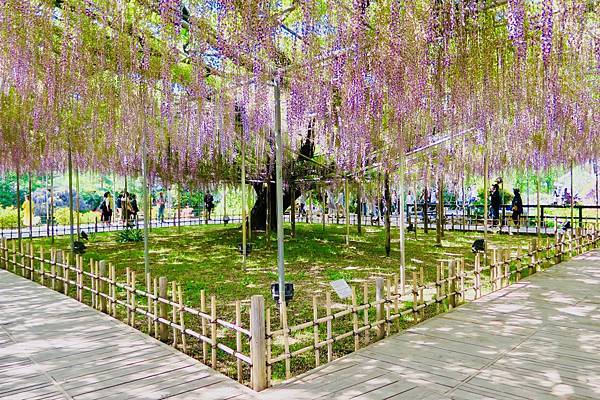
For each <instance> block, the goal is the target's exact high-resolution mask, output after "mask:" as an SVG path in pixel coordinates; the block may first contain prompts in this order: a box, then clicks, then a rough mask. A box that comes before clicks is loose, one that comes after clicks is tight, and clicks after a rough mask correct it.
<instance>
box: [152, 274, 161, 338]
mask: <svg viewBox="0 0 600 400" xmlns="http://www.w3.org/2000/svg"><path fill="white" fill-rule="evenodd" d="M152 294H153V296H154V298H153V299H152V306H153V309H152V313H153V314H154V338H156V339H158V338H159V337H160V336H159V334H158V303H159V302H158V301H157V299H158V279H157V278H154V279H152Z"/></svg>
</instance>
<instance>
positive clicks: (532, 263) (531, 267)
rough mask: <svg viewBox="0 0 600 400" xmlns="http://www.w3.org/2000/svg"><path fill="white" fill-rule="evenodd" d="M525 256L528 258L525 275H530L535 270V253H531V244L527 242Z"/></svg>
mask: <svg viewBox="0 0 600 400" xmlns="http://www.w3.org/2000/svg"><path fill="white" fill-rule="evenodd" d="M527 255H528V256H529V265H528V266H527V267H528V268H527V269H528V271H527V275H531V274H532V273H533V271H534V268H535V253H534V252H533V242H531V241H530V242H529V244H528V248H527Z"/></svg>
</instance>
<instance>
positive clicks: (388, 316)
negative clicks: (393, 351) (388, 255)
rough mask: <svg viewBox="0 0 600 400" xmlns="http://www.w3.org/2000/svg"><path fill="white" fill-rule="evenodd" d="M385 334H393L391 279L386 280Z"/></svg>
mask: <svg viewBox="0 0 600 400" xmlns="http://www.w3.org/2000/svg"><path fill="white" fill-rule="evenodd" d="M385 289H386V290H385V333H386V336H389V335H390V334H391V332H392V321H391V316H392V297H391V296H392V282H391V281H390V278H387V279H386V280H385Z"/></svg>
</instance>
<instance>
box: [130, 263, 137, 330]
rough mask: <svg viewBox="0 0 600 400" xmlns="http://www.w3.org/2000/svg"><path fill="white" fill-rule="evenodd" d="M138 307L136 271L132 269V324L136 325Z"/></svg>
mask: <svg viewBox="0 0 600 400" xmlns="http://www.w3.org/2000/svg"><path fill="white" fill-rule="evenodd" d="M136 309H137V305H136V300H135V271H131V326H133V327H135V312H136Z"/></svg>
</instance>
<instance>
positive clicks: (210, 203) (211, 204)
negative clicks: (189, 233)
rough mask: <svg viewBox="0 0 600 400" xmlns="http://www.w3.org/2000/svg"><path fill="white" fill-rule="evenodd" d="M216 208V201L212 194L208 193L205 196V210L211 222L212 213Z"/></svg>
mask: <svg viewBox="0 0 600 400" xmlns="http://www.w3.org/2000/svg"><path fill="white" fill-rule="evenodd" d="M214 208H215V199H214V197H213V195H212V194H211V193H210V192H206V195H205V196H204V209H205V210H206V219H207V221H209V220H210V213H211V212H212V210H213V209H214Z"/></svg>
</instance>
